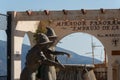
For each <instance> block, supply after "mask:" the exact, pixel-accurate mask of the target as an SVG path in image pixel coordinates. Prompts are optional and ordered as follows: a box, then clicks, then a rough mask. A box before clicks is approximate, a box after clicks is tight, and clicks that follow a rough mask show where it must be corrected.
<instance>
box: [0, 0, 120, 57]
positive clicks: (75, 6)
mask: <svg viewBox="0 0 120 80" xmlns="http://www.w3.org/2000/svg"><path fill="white" fill-rule="evenodd" d="M100 8H104V9H119V8H120V0H0V13H2V14H6V13H7V11H26V10H33V11H41V10H63V9H66V10H81V9H89V10H93V9H100ZM0 20H1V19H0ZM3 26H4V25H3ZM5 29H6V28H3V30H5ZM3 32H4V31H1V32H0V34H2V33H3ZM83 35H84V37H83ZM5 36H6V35H1V39H3V40H4V38H3V37H5ZM27 41H28V42H27ZM73 41H74V42H75V43H71V42H73ZM61 42H62V43H58V44H57V46H59V47H62V48H65V49H68V50H72V51H74V52H76V53H78V54H80V55H86V56H91V54H86V53H90V52H91V35H89V34H83V33H74V34H71V35H69V36H67V37H65V38H63V39H62V40H61ZM93 42H94V45H101V46H102V47H96V48H95V53H99V56H98V54H97V58H99V59H101V57H102V56H103V55H102V56H101V53H103V52H102V50H103V45H102V43H100V42H99V40H97V39H96V38H95V37H93ZM24 43H26V44H28V43H29V40H27V36H25V40H24ZM70 43H71V44H70ZM83 43H86V44H88V45H86V44H83ZM103 58H104V57H102V59H103Z"/></svg>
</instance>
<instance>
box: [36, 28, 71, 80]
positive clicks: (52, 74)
mask: <svg viewBox="0 0 120 80" xmlns="http://www.w3.org/2000/svg"><path fill="white" fill-rule="evenodd" d="M46 35H47V36H48V38H49V40H51V41H53V42H54V41H55V40H56V39H57V36H56V35H55V32H54V30H53V29H52V28H50V27H47V33H46ZM53 44H54V43H53ZM53 48H54V47H53V45H51V46H50V47H49V48H47V47H45V48H42V52H43V54H44V55H45V56H46V58H48V59H49V60H52V61H54V62H56V63H57V65H56V64H52V65H49V64H44V63H43V64H42V65H40V67H39V69H38V73H37V78H38V79H39V80H56V68H55V67H58V68H64V65H62V64H61V63H60V62H59V61H58V60H57V56H56V55H64V54H66V55H67V56H68V57H70V54H68V53H66V52H60V51H54V50H53ZM58 64H59V65H58Z"/></svg>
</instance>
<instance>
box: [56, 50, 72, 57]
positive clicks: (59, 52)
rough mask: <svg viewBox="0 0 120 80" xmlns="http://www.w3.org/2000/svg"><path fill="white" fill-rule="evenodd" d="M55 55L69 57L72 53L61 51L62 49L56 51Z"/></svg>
mask: <svg viewBox="0 0 120 80" xmlns="http://www.w3.org/2000/svg"><path fill="white" fill-rule="evenodd" d="M54 55H67V56H68V57H71V55H70V54H69V53H67V52H61V51H54Z"/></svg>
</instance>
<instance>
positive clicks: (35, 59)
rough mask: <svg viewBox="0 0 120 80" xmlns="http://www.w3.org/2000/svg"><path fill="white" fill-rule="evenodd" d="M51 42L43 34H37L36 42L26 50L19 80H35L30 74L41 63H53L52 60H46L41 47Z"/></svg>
mask: <svg viewBox="0 0 120 80" xmlns="http://www.w3.org/2000/svg"><path fill="white" fill-rule="evenodd" d="M51 43H52V41H50V40H49V39H48V37H47V36H46V35H45V34H42V33H40V34H38V41H37V44H36V45H35V46H34V47H32V48H31V49H30V50H29V51H28V54H27V56H26V63H25V68H24V69H23V70H22V72H21V75H20V80H35V79H34V76H32V74H33V73H34V72H36V70H38V67H39V66H40V65H41V64H42V63H44V64H48V63H49V64H55V63H54V62H53V61H51V60H48V59H47V58H46V57H45V55H44V54H43V52H42V49H43V48H44V47H45V48H46V46H48V45H50V44H51Z"/></svg>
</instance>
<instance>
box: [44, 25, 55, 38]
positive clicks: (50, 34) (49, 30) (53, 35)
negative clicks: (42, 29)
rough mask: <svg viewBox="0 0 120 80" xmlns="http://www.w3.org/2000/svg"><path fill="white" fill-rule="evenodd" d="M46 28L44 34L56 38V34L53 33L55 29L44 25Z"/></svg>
mask: <svg viewBox="0 0 120 80" xmlns="http://www.w3.org/2000/svg"><path fill="white" fill-rule="evenodd" d="M46 29H47V32H46V35H47V36H48V38H57V35H56V34H55V31H54V30H53V29H52V28H50V27H46Z"/></svg>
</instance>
